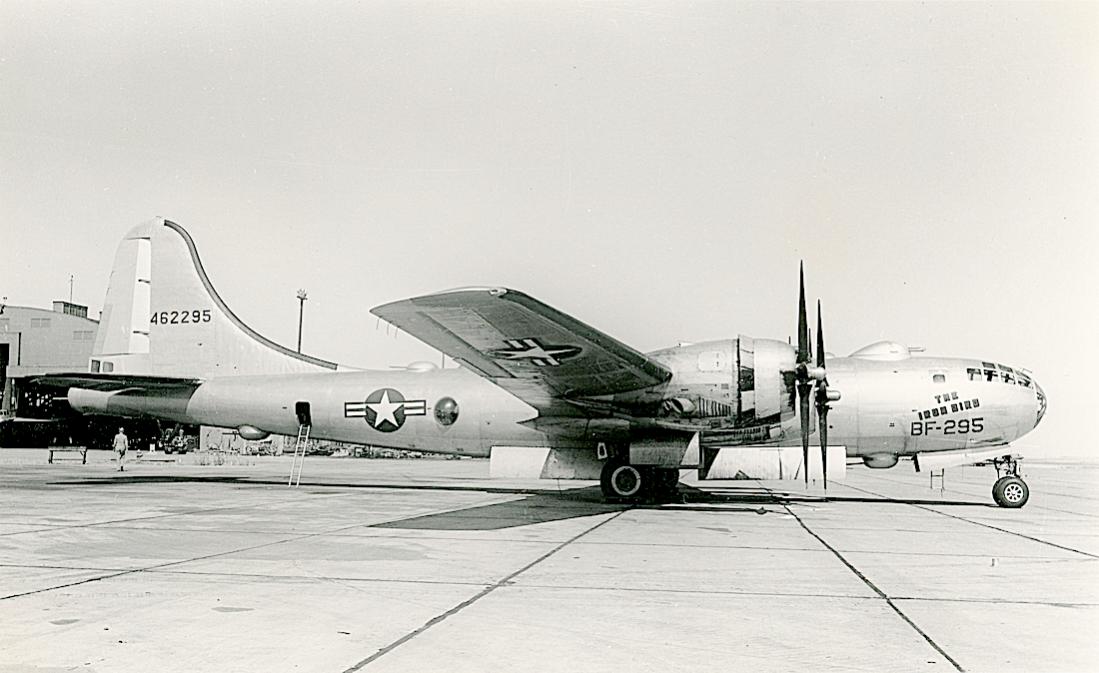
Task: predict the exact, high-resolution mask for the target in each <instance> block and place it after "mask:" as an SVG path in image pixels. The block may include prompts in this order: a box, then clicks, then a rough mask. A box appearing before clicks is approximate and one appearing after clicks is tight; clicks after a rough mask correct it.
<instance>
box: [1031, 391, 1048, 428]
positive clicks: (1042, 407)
mask: <svg viewBox="0 0 1099 673" xmlns="http://www.w3.org/2000/svg"><path fill="white" fill-rule="evenodd" d="M1034 397H1035V401H1036V403H1037V405H1038V416H1037V417H1036V418H1035V419H1034V427H1038V424H1039V423H1041V422H1042V417H1043V416H1045V415H1046V393H1045V391H1044V390H1042V386H1040V385H1038V382H1037V381H1035V382H1034Z"/></svg>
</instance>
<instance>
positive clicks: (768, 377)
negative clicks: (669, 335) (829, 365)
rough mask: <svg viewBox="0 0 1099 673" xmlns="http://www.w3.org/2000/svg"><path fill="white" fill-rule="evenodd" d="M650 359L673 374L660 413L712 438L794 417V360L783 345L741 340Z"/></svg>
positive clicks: (673, 350) (669, 352)
mask: <svg viewBox="0 0 1099 673" xmlns="http://www.w3.org/2000/svg"><path fill="white" fill-rule="evenodd" d="M650 355H651V356H652V357H653V358H654V359H656V360H658V361H659V362H660V363H662V364H663V365H665V366H666V367H667V368H668V369H670V370H671V371H673V372H675V376H674V378H673V379H672V380H671V381H670V382H669V383H668V386H667V390H666V392H665V394H666V395H668V393H671V394H670V395H668V396H667V397H665V398H664V399H662V400H660V408H659V411H658V413H662V414H664V415H667V416H677V417H680V418H687V419H691V420H697V421H701V422H702V423H704V424H705V425H707V426H708V427H709V428H710V431H711V432H717V431H730V430H737V429H740V428H758V427H760V426H772V425H777V424H779V423H781V422H782V421H785V420H788V419H790V418H791V417H793V415H794V412H795V409H796V402H797V398H796V397H795V395H796V391H795V389H794V384H795V376H794V367H795V364H796V359H797V355H796V353H795V352H794V349H793V348H792V347H791V346H790V345H789V344H787V343H784V342H782V341H776V340H774V339H754V338H752V337H747V336H740V337H738V338H736V339H725V340H722V341H709V342H705V343H695V344H687V345H680V346H676V347H674V348H669V349H666V350H663V351H658V352H656V353H651V354H650ZM821 377H822V378H823V372H822V374H821ZM647 402H648V401H647Z"/></svg>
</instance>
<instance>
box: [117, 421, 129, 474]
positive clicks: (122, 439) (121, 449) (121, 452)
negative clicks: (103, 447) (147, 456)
mask: <svg viewBox="0 0 1099 673" xmlns="http://www.w3.org/2000/svg"><path fill="white" fill-rule="evenodd" d="M129 448H130V439H129V438H128V437H126V431H125V430H124V429H123V428H119V429H118V434H117V435H115V436H114V450H115V451H117V452H118V471H119V472H125V469H124V467H125V464H124V461H125V458H126V450H127V449H129Z"/></svg>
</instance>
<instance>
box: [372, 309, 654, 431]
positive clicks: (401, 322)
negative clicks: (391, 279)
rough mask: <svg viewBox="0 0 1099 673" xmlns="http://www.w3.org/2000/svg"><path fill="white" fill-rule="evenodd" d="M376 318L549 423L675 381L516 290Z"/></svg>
mask: <svg viewBox="0 0 1099 673" xmlns="http://www.w3.org/2000/svg"><path fill="white" fill-rule="evenodd" d="M371 313H373V314H374V315H376V316H378V317H379V318H382V319H383V320H385V321H387V322H389V323H392V324H393V325H396V326H397V327H398V328H400V329H402V330H404V331H406V332H408V333H409V334H411V335H413V336H415V337H416V338H418V339H420V340H421V341H423V342H425V343H427V344H428V345H429V346H432V347H434V348H437V349H439V350H440V351H442V352H443V353H446V354H447V355H449V356H450V357H451V358H453V359H454V360H456V361H458V362H460V363H462V364H464V365H465V366H466V367H468V368H470V369H472V370H473V371H475V372H477V373H479V374H480V375H481V376H484V377H485V378H487V379H490V380H491V381H493V382H495V383H496V384H498V385H499V386H501V387H502V388H504V389H505V390H508V391H509V392H511V393H512V394H514V395H515V396H516V397H518V398H519V399H521V400H523V401H524V402H526V403H527V404H530V405H531V406H533V407H534V408H535V409H538V411H539V412H541V413H542V415H544V416H558V415H573V416H575V415H590V412H588V411H585V410H583V409H582V408H581V407H583V406H584V405H582V404H577V402H578V401H579V399H580V398H588V397H596V396H602V395H613V394H615V393H623V392H628V391H632V390H639V389H641V388H646V387H649V386H654V385H659V384H661V383H664V382H666V381H667V380H668V379H670V378H671V376H672V374H671V372H670V371H668V370H667V369H665V368H664V366H663V365H661V364H660V363H658V362H656V361H654V360H652V359H650V358H648V357H646V356H645V355H642V354H641V353H639V352H637V351H636V350H634V349H632V348H630V347H629V346H627V345H626V344H624V343H622V342H621V341H618V340H616V339H614V338H612V337H610V336H608V335H606V334H604V333H603V332H600V331H599V330H597V329H595V328H593V327H589V326H588V325H585V324H584V323H582V322H580V321H579V320H577V319H575V318H573V317H571V316H568V315H566V314H564V313H561V312H560V311H558V310H556V309H554V308H552V307H550V306H547V305H546V304H543V303H542V302H540V301H538V300H537V299H534V298H532V297H529V296H527V295H525V294H523V293H522V292H516V291H515V290H508V289H505V288H469V289H461V290H452V291H450V292H440V293H438V294H431V295H426V296H423V297H415V298H413V299H405V300H403V301H398V302H393V303H391V304H385V305H384V306H378V307H377V308H374V309H373V310H371ZM586 408H590V407H586Z"/></svg>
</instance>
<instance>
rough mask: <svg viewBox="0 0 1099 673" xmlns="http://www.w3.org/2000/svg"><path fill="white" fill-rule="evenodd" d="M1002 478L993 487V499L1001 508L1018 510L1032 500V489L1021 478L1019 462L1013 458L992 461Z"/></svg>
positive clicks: (1007, 457) (1005, 457)
mask: <svg viewBox="0 0 1099 673" xmlns="http://www.w3.org/2000/svg"><path fill="white" fill-rule="evenodd" d="M992 464H993V465H994V466H995V467H996V474H998V475H1000V478H999V479H997V480H996V483H995V484H993V485H992V499H993V500H995V501H996V504H997V505H999V506H1000V507H1007V508H1009V509H1018V508H1020V507H1022V506H1023V505H1025V504H1026V503H1027V500H1029V499H1030V488H1029V487H1027V485H1026V482H1025V481H1023V479H1022V477H1020V476H1019V462H1018V461H1017V460H1015V458H1014V457H1012V456H1004V457H1003V458H997V459H995V460H993V461H992Z"/></svg>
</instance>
